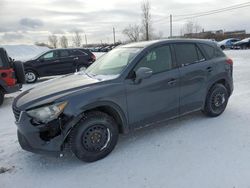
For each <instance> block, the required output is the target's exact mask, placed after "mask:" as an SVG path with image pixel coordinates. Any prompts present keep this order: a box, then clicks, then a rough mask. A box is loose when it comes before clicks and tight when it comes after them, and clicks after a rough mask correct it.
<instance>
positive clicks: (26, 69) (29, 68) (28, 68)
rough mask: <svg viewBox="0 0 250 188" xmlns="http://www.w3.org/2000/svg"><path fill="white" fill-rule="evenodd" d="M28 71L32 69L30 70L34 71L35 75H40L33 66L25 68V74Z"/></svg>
mask: <svg viewBox="0 0 250 188" xmlns="http://www.w3.org/2000/svg"><path fill="white" fill-rule="evenodd" d="M28 71H32V72H34V73H35V74H36V75H37V77H40V74H39V72H38V71H36V70H35V69H33V68H31V67H27V68H25V74H26V72H28Z"/></svg>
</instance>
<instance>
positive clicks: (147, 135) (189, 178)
mask: <svg viewBox="0 0 250 188" xmlns="http://www.w3.org/2000/svg"><path fill="white" fill-rule="evenodd" d="M226 53H227V54H228V56H230V57H232V58H233V60H234V80H235V82H234V83H235V90H234V94H233V96H232V97H231V99H230V101H229V104H228V107H227V110H226V111H225V112H224V114H223V115H222V116H220V117H218V118H207V117H205V116H203V115H202V114H201V113H199V112H197V113H194V114H190V115H187V116H185V117H182V118H179V119H176V120H172V121H170V122H169V123H168V124H167V125H163V126H156V127H151V128H147V129H143V130H140V131H137V132H135V133H131V134H129V135H125V136H124V135H123V136H121V137H120V140H119V142H118V145H117V147H116V148H115V150H114V151H113V152H112V153H111V154H110V155H109V156H108V157H106V158H105V159H103V160H101V161H98V162H95V163H90V164H89V163H83V162H80V161H78V160H77V159H76V158H75V157H73V156H66V157H64V158H51V157H47V156H41V155H37V154H32V153H29V152H26V151H23V150H22V149H21V148H20V146H19V144H18V142H17V137H16V127H15V124H14V117H13V115H12V111H11V103H12V100H13V96H14V95H9V96H7V99H6V100H5V102H4V105H3V106H2V107H1V108H0V122H1V124H0V168H1V167H3V168H5V169H0V173H1V170H2V171H4V170H8V169H9V171H7V172H5V173H1V174H0V187H1V188H16V187H21V188H29V187H31V188H34V187H35V188H40V187H46V188H48V187H53V188H57V187H85V188H90V187H92V188H95V187H107V188H109V187H115V188H118V187H119V188H123V187H124V188H128V187H136V188H140V187H149V188H152V187H156V188H160V187H162V188H166V187H169V188H249V187H250V178H249V177H250V162H249V161H250V123H249V122H250V84H249V83H250V50H244V51H230V50H229V51H226ZM28 87H31V85H28V86H25V88H28ZM15 95H16V94H15Z"/></svg>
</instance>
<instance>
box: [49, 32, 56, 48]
mask: <svg viewBox="0 0 250 188" xmlns="http://www.w3.org/2000/svg"><path fill="white" fill-rule="evenodd" d="M48 40H49V45H50V46H51V47H52V48H57V43H58V39H57V36H56V35H50V36H49V37H48Z"/></svg>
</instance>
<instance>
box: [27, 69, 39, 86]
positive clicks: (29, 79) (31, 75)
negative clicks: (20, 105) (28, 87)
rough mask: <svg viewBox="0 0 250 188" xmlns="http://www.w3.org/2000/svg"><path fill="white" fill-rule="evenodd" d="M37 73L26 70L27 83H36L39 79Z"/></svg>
mask: <svg viewBox="0 0 250 188" xmlns="http://www.w3.org/2000/svg"><path fill="white" fill-rule="evenodd" d="M37 78H38V76H37V74H36V73H35V72H34V71H32V70H27V71H26V72H25V80H26V83H28V84H32V83H35V82H36V81H37Z"/></svg>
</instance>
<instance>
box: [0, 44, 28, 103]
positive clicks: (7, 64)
mask: <svg viewBox="0 0 250 188" xmlns="http://www.w3.org/2000/svg"><path fill="white" fill-rule="evenodd" d="M24 82H25V78H24V69H23V65H22V63H21V62H19V61H13V60H12V59H11V58H10V57H9V56H8V54H7V52H6V50H5V49H4V48H0V106H1V105H2V104H3V101H4V95H5V94H9V93H14V92H16V91H19V90H20V89H21V88H22V84H23V83H24Z"/></svg>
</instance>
